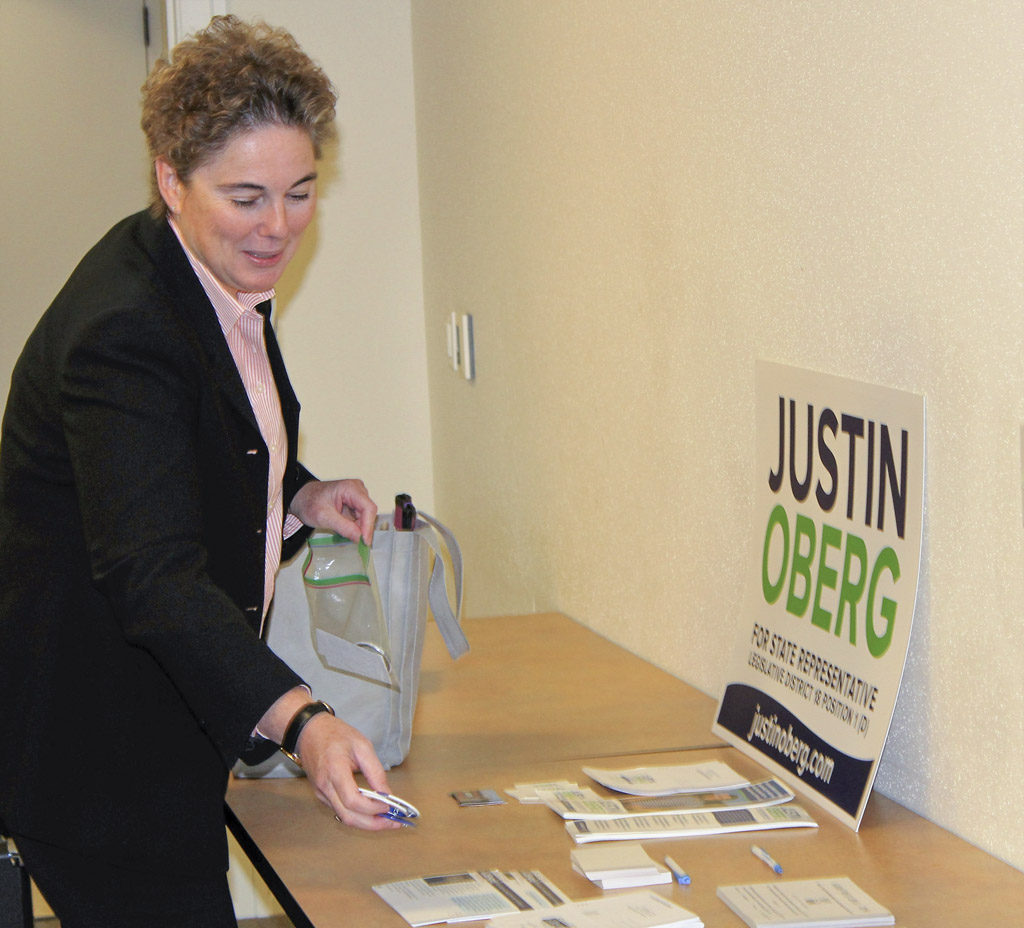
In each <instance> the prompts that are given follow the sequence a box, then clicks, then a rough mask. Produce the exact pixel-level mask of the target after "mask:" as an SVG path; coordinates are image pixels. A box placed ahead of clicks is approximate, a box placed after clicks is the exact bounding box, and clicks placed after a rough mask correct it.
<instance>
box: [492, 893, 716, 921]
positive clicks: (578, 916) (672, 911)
mask: <svg viewBox="0 0 1024 928" xmlns="http://www.w3.org/2000/svg"><path fill="white" fill-rule="evenodd" d="M488 925H489V926H491V928H551V926H553V925H557V926H558V928H704V922H702V921H701V920H700V919H699V918H698V917H697V916H696V915H694V914H693V912H691V911H689V910H688V909H684V908H683V907H682V906H680V905H676V904H675V903H674V902H672V901H671V900H670V899H666V898H665V897H664V896H659V895H658V894H657V893H655V892H654V891H653V890H646V891H642V892H632V893H623V894H619V895H615V896H604V897H602V898H599V899H587V900H586V901H584V902H570V903H568V904H567V905H562V906H559V907H558V908H557V909H553V910H548V911H547V912H533V913H530V914H525V915H503V916H502V917H501V918H497V919H494V920H493V921H490V922H488Z"/></svg>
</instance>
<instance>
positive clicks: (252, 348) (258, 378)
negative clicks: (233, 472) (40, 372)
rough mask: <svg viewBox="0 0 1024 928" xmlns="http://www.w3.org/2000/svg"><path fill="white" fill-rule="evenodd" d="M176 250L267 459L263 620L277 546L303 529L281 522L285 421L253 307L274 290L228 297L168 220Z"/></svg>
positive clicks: (293, 522) (295, 523)
mask: <svg viewBox="0 0 1024 928" xmlns="http://www.w3.org/2000/svg"><path fill="white" fill-rule="evenodd" d="M169 221H170V223H171V228H172V229H174V233H175V235H177V236H178V241H179V242H181V247H182V248H184V249H185V254H186V255H187V256H188V260H189V263H190V264H191V265H192V269H193V270H194V271H195V272H196V276H197V277H198V278H199V282H200V283H201V284H202V285H203V289H204V290H205V291H206V295H207V296H208V297H209V299H210V302H211V303H212V304H213V308H214V311H215V312H216V313H217V319H218V321H219V322H220V327H221V330H222V331H223V332H224V338H225V339H226V340H227V343H228V348H229V349H230V350H231V356H232V357H233V358H234V359H235V366H236V367H237V368H238V373H239V376H240V377H241V378H242V383H243V384H244V385H245V392H246V394H247V395H248V397H249V404H250V405H251V406H252V411H253V414H254V415H255V416H256V422H257V424H258V425H259V429H260V434H261V435H262V436H263V441H264V442H265V443H266V446H267V451H268V452H269V454H270V471H269V477H268V480H267V530H266V558H265V561H264V582H263V616H264V618H265V617H266V614H267V609H268V608H269V606H270V600H271V599H272V597H273V595H274V578H275V576H276V574H277V568H278V567H279V566H280V563H281V540H282V538H284V537H287V535H290V534H292V532H294V531H296V530H297V529H298V528H299V526H300V525H301V524H302V523H301V522H300V521H299V519H297V518H296V517H295V516H291V515H289V516H288V517H287V521H286V520H285V513H284V504H283V498H282V485H283V482H284V472H285V467H286V466H287V462H288V436H287V434H286V432H285V427H284V417H283V416H282V415H281V399H280V397H279V396H278V393H277V385H276V384H275V383H274V375H273V372H272V371H271V369H270V359H269V358H268V357H267V345H266V342H265V341H264V338H263V316H261V315H260V314H259V313H258V312H257V311H256V307H257V306H258V305H259V304H260V303H263V302H265V301H267V300H269V299H271V298H272V297H273V296H274V291H273V290H268V291H265V292H262V293H247V292H244V291H239V292H238V293H235V294H232V293H229V292H228V291H227V290H226V289H225V288H224V287H223V286H222V285H221V283H220V281H218V280H217V278H216V277H214V276H213V274H212V273H211V272H210V270H209V268H207V267H206V265H204V264H203V263H202V261H200V260H199V258H198V257H196V255H194V254H193V253H192V252H191V250H190V249H189V247H188V245H186V244H185V240H184V238H183V237H182V235H181V232H180V231H179V230H178V228H177V226H176V225H175V223H174V221H173V220H169Z"/></svg>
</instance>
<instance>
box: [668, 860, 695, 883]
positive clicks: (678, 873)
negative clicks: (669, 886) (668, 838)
mask: <svg viewBox="0 0 1024 928" xmlns="http://www.w3.org/2000/svg"><path fill="white" fill-rule="evenodd" d="M665 866H666V867H668V868H669V870H671V871H672V875H673V876H675V878H676V882H677V883H678V884H679V885H680V886H689V885H690V874H689V873H687V872H686V871H685V870H684V869H683V868H682V867H680V866H679V864H677V863H676V862H675V861H674V860H673V859H672V858H671V857H666V858H665Z"/></svg>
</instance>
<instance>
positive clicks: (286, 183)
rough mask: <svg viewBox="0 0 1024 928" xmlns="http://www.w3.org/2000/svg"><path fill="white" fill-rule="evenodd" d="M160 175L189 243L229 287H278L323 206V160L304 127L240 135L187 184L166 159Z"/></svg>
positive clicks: (162, 189) (158, 164)
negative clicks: (319, 195)
mask: <svg viewBox="0 0 1024 928" xmlns="http://www.w3.org/2000/svg"><path fill="white" fill-rule="evenodd" d="M156 173H157V182H158V184H159V186H160V193H161V194H162V195H163V198H164V201H165V202H166V203H167V206H168V208H169V210H170V212H171V215H172V216H173V217H174V221H175V222H176V223H177V226H178V229H179V230H180V232H181V235H182V237H183V238H184V239H185V242H186V243H187V244H188V247H189V248H190V249H191V250H192V252H193V253H194V254H195V255H196V257H197V258H199V260H200V261H202V262H203V264H205V265H206V266H207V267H208V268H209V269H210V270H211V271H212V273H213V275H214V276H215V277H216V278H217V280H218V281H220V283H221V284H223V285H224V287H225V288H226V289H227V290H228V291H229V292H231V293H234V292H236V291H240V290H241V291H248V292H260V291H263V290H270V289H271V288H273V287H274V285H275V284H276V283H277V281H278V278H280V276H281V274H282V273H283V271H284V269H285V267H287V265H288V262H289V261H291V259H292V256H293V255H294V254H295V252H296V250H297V249H298V247H299V242H300V241H301V239H302V233H303V232H304V231H305V229H306V226H307V225H309V222H310V220H311V219H312V218H313V211H314V210H315V209H316V159H315V157H314V154H313V143H312V141H311V139H310V137H309V135H308V134H307V133H306V132H305V131H304V130H302V129H297V128H294V127H291V126H279V125H267V126H260V127H259V128H256V129H251V130H246V131H244V132H239V133H238V134H236V135H235V136H234V137H233V138H232V139H231V141H230V142H228V144H227V146H226V147H225V148H224V149H222V150H221V151H220V152H218V153H217V154H216V155H215V156H214V157H213V158H212V159H211V160H209V161H207V162H206V163H205V164H203V165H201V166H200V167H198V168H196V169H195V170H194V171H193V172H192V174H191V175H190V176H189V178H188V180H187V181H182V180H181V179H180V178H179V177H178V175H177V172H176V171H175V170H174V169H173V168H172V167H171V166H170V164H168V163H167V162H166V161H165V160H164V159H162V158H158V159H157V160H156Z"/></svg>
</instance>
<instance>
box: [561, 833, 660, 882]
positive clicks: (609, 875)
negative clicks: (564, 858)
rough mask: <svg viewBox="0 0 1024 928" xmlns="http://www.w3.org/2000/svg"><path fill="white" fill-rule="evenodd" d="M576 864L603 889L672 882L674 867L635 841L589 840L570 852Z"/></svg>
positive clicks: (573, 863) (573, 862)
mask: <svg viewBox="0 0 1024 928" xmlns="http://www.w3.org/2000/svg"><path fill="white" fill-rule="evenodd" d="M570 857H571V859H572V868H573V870H575V871H576V872H577V873H581V874H583V876H585V877H586V878H587V879H588V880H590V881H591V882H592V883H595V884H597V885H598V886H600V887H601V889H624V888H628V887H636V886H657V885H659V884H661V883H671V882H672V871H671V870H669V869H668V867H666V866H664V865H663V864H659V863H658V862H657V861H656V860H655V859H654V858H653V857H651V856H650V855H648V853H647V852H646V851H645V850H644V849H643V848H642V847H641V846H640V845H639V844H635V843H633V842H629V843H620V842H612V843H608V844H585V845H583V846H582V847H578V848H576V849H575V850H573V852H572V854H571V855H570Z"/></svg>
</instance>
